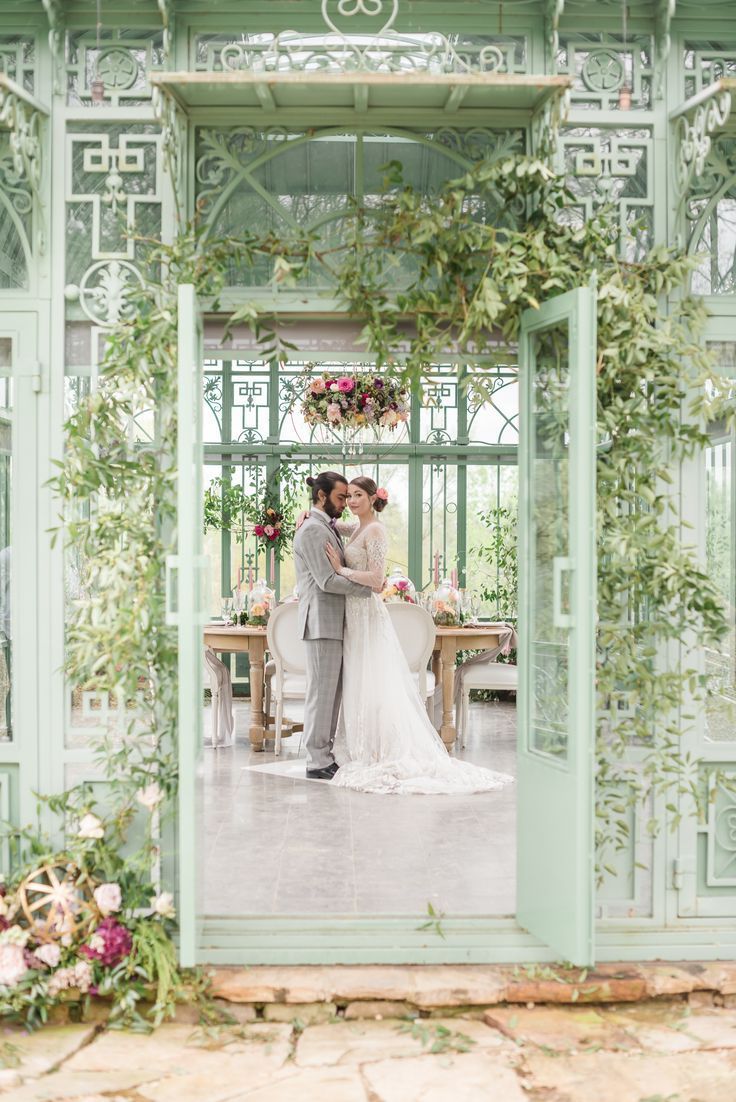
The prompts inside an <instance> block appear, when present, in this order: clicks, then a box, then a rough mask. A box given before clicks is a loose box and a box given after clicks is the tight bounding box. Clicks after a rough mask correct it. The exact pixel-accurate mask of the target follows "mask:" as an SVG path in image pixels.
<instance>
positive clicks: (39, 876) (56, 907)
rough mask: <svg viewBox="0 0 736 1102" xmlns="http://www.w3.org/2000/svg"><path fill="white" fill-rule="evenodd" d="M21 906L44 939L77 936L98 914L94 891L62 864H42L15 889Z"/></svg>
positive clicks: (35, 932) (28, 919) (37, 935)
mask: <svg viewBox="0 0 736 1102" xmlns="http://www.w3.org/2000/svg"><path fill="white" fill-rule="evenodd" d="M16 897H17V899H18V903H19V905H20V908H21V910H22V912H23V915H24V916H25V918H26V920H27V921H28V925H29V926H32V927H33V932H34V935H35V936H36V937H37V938H39V940H41V941H57V940H58V939H60V938H62V937H64V936H65V935H66V934H70V935H71V936H74V935H75V934H78V933H79V932H80V931H81V930H82V929H83V928H84V927H85V926H87V925H88V924H89V923H90V922H91V921H92V920H93V919H94V917H95V914H94V910H92V908H91V907H90V904H91V901H92V893H91V891H90V890H89V889H87V888H86V887H85V886H84V885H81V884H80V883H79V882H78V881H77V880H76V879H75V878H74V877H73V876H72V875H71V874H70V873H69V870H68V869H67V868H66V867H65V866H63V865H41V867H40V868H37V869H35V870H34V871H33V872H32V873H30V874H29V875H28V876H27V877H26V878H25V880H24V881H23V882H22V883H21V885H20V887H19V888H18V890H17V892H16Z"/></svg>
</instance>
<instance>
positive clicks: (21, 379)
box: [0, 302, 44, 871]
mask: <svg viewBox="0 0 736 1102" xmlns="http://www.w3.org/2000/svg"><path fill="white" fill-rule="evenodd" d="M6 307H7V309H6ZM38 332H39V325H38V314H37V313H36V312H35V311H34V310H30V309H29V308H28V303H27V302H26V303H18V304H17V306H15V308H11V304H10V302H7V303H4V304H3V308H2V309H1V310H0V340H2V341H3V342H4V349H5V352H7V353H9V355H8V356H7V358H6V356H5V355H3V357H2V360H0V364H2V366H0V377H2V378H4V379H8V380H9V381H10V387H11V395H12V396H11V399H10V405H11V409H12V413H11V416H10V431H11V434H12V439H11V456H10V464H11V477H10V490H11V493H10V501H9V502H8V504H9V509H10V516H9V521H10V524H9V528H10V547H11V549H12V550H11V556H12V560H11V566H10V580H9V597H10V621H11V628H10V637H11V641H12V642H11V646H12V660H11V668H10V671H9V672H10V677H11V681H12V690H11V706H12V739H11V740H10V741H3V742H0V818H2V819H5V820H8V821H10V822H12V823H15V824H18V825H20V823H29V822H33V821H34V819H35V817H36V804H37V800H36V797H35V794H34V793H35V791H37V790H38V783H39V777H38V763H39V747H38V730H39V715H38V709H39V677H38V669H39V666H38V645H39V629H40V618H41V617H42V616H43V614H44V610H43V608H40V607H37V605H38V602H37V599H36V598H37V594H38V585H39V553H40V552H39V538H38V535H39V534H38V531H37V524H38V507H39V506H38V484H39V475H38V470H39V455H38V450H39V437H40V433H39V424H38V398H39V393H40V392H41V385H42V376H41V367H40V365H39V362H38ZM3 360H6V362H5V363H4V364H3V363H2V361H3ZM8 858H9V854H8V852H7V843H6V844H5V845H4V846H3V852H2V853H0V865H2V867H3V868H4V869H5V870H6V871H7V864H8Z"/></svg>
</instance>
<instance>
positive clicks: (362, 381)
mask: <svg viewBox="0 0 736 1102" xmlns="http://www.w3.org/2000/svg"><path fill="white" fill-rule="evenodd" d="M302 413H303V415H304V420H305V421H306V423H307V424H308V425H309V426H310V427H311V428H312V429H313V430H316V432H318V433H319V434H320V435H321V438H322V442H323V443H326V442H328V441H330V440H334V439H338V440H341V442H342V450H343V455H345V456H347V455H351V454H358V455H359V454H361V453H362V452H363V449H364V447H365V444H366V443H369V442H373V443H379V442H381V441H382V440H386V439H387V438H388V437H390V436H391V435H392V434H393V433H395V431H396V429H397V427H398V426H399V425H402V424H404V423H406V422H407V421H408V420H409V392H408V390H407V388H406V385H405V383H404V382H403V381H402V380H401V378H400V377H399V376H397V375H376V374H375V373H374V372H358V373H355V374H352V375H336V374H333V373H332V372H324V373H323V374H322V375H317V376H316V377H314V378H311V379H310V381H309V383H308V384H307V387H306V390H305V393H304V400H303V403H302Z"/></svg>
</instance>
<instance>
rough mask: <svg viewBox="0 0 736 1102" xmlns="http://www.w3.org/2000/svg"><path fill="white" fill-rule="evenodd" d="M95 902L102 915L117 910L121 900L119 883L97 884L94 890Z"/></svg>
mask: <svg viewBox="0 0 736 1102" xmlns="http://www.w3.org/2000/svg"><path fill="white" fill-rule="evenodd" d="M94 897H95V903H96V904H97V906H98V908H99V910H100V912H101V913H102V914H103V915H109V914H112V912H113V911H119V910H120V907H121V904H122V902H123V897H122V895H121V894H120V885H119V884H98V886H97V887H96V888H95V890H94Z"/></svg>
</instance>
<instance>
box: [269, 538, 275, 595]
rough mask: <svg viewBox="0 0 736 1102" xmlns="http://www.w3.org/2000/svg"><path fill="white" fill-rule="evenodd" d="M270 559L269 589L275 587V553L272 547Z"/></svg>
mask: <svg viewBox="0 0 736 1102" xmlns="http://www.w3.org/2000/svg"><path fill="white" fill-rule="evenodd" d="M270 559H271V562H270V574H271V587H272V588H273V586H275V585H276V551H275V550H274V548H273V547H272V548H271V554H270Z"/></svg>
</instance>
